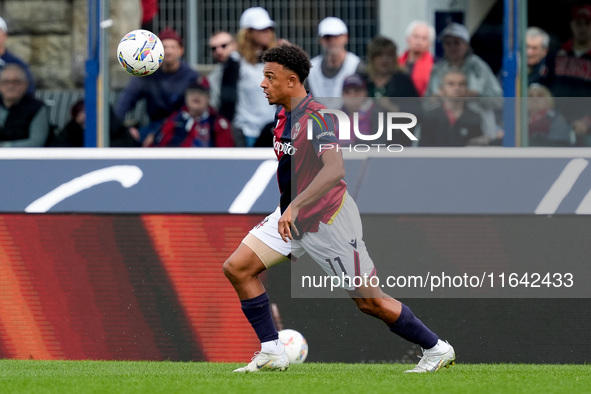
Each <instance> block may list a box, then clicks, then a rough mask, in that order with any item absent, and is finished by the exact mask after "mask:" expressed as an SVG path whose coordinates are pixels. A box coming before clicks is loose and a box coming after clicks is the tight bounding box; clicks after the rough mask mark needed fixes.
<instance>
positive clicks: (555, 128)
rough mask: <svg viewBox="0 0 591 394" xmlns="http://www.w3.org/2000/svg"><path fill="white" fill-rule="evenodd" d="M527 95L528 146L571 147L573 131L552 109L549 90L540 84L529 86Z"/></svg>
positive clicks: (552, 104) (552, 102)
mask: <svg viewBox="0 0 591 394" xmlns="http://www.w3.org/2000/svg"><path fill="white" fill-rule="evenodd" d="M527 93H528V94H527V95H528V97H529V99H528V101H527V108H528V115H529V123H528V130H529V144H528V145H529V146H572V145H573V143H574V142H575V135H574V131H573V129H572V128H571V127H570V125H569V124H568V122H567V121H566V119H565V118H564V116H562V115H561V114H560V113H558V112H557V111H556V110H555V109H554V98H553V97H552V93H550V90H549V89H548V88H547V87H545V86H543V85H540V84H532V85H530V87H529V89H528V91H527Z"/></svg>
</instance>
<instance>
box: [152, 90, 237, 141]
mask: <svg viewBox="0 0 591 394" xmlns="http://www.w3.org/2000/svg"><path fill="white" fill-rule="evenodd" d="M154 146H159V147H199V148H203V147H216V148H221V147H232V146H234V140H233V138H232V129H231V126H230V122H229V121H228V119H226V118H224V117H223V116H221V115H218V114H217V112H216V111H215V110H214V109H213V108H212V107H211V106H210V105H209V83H208V81H207V79H205V78H200V79H199V80H196V81H193V82H191V83H190V84H189V86H188V87H187V90H186V92H185V106H184V107H183V108H181V110H180V111H178V112H175V113H174V114H172V115H171V116H169V117H168V119H166V121H165V122H164V125H163V126H162V129H161V130H160V133H158V134H157V135H156V138H155V141H154Z"/></svg>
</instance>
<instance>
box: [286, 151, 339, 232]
mask: <svg viewBox="0 0 591 394" xmlns="http://www.w3.org/2000/svg"><path fill="white" fill-rule="evenodd" d="M320 158H321V159H322V164H323V167H322V169H321V170H320V171H319V172H318V175H316V177H315V178H314V180H313V181H312V182H310V184H309V185H308V187H307V188H306V189H304V191H302V192H301V193H300V194H299V195H298V196H297V197H296V198H294V199H293V201H292V202H291V204H289V206H288V207H287V209H286V210H285V212H283V215H281V218H280V219H279V226H278V227H279V234H281V238H283V240H284V241H285V242H287V239H288V238H289V239H293V238H292V235H291V229H292V228H293V229H294V231H295V233H296V235H299V232H298V230H297V229H296V228H295V226H294V225H293V224H294V222H295V220H296V218H297V217H298V213H299V211H300V209H301V208H303V207H305V206H306V205H309V204H312V203H313V202H315V201H317V200H318V199H320V198H321V197H322V196H324V195H325V194H326V193H327V192H328V191H329V190H330V189H332V188H333V187H335V185H336V184H337V183H339V181H340V180H341V179H343V178H344V177H345V164H344V162H343V155H342V153H341V152H340V151H338V150H337V149H336V146H335V148H333V149H328V150H326V151H325V152H324V153H322V156H320Z"/></svg>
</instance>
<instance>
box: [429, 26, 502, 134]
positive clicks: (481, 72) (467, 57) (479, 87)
mask: <svg viewBox="0 0 591 394" xmlns="http://www.w3.org/2000/svg"><path fill="white" fill-rule="evenodd" d="M439 39H440V40H441V41H442V44H443V59H441V60H439V61H437V62H436V63H435V64H434V65H433V70H432V71H431V78H430V80H429V85H428V87H427V92H426V96H441V95H442V92H441V91H440V87H441V86H443V84H442V79H443V75H445V74H446V73H447V71H448V70H449V69H451V68H459V69H460V70H462V71H463V73H464V74H465V75H466V79H467V90H466V97H472V98H480V99H474V100H477V102H478V104H479V107H480V109H481V116H482V117H483V122H484V123H483V125H484V126H483V127H484V128H483V131H484V134H485V135H486V136H487V137H488V138H489V139H490V140H491V141H492V140H496V141H499V140H500V139H501V138H502V136H503V132H502V131H499V127H498V125H497V122H496V117H495V113H494V111H495V110H497V109H500V108H501V106H502V99H501V97H502V96H503V90H502V89H501V85H500V84H499V81H498V79H497V78H496V77H495V75H494V74H493V72H492V70H491V69H490V67H489V66H488V65H487V64H486V63H485V62H484V61H483V60H482V59H481V58H480V57H478V56H477V55H475V54H474V53H472V51H471V49H470V34H469V33H468V29H466V27H465V26H464V25H461V24H459V23H450V24H449V25H447V27H446V28H445V29H443V31H442V32H441V34H440V35H439ZM495 98H498V99H495Z"/></svg>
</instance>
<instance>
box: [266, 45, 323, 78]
mask: <svg viewBox="0 0 591 394" xmlns="http://www.w3.org/2000/svg"><path fill="white" fill-rule="evenodd" d="M263 62H265V63H278V64H281V65H282V66H283V67H285V68H287V69H289V70H291V71H293V72H294V73H296V74H297V76H298V78H299V79H300V82H301V83H304V80H305V79H306V78H308V74H310V68H311V67H312V63H310V58H309V57H308V54H307V53H306V52H305V51H304V50H303V49H302V48H300V47H299V46H297V45H292V44H284V45H279V46H276V47H274V48H271V49H269V50H267V51H265V53H263Z"/></svg>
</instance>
